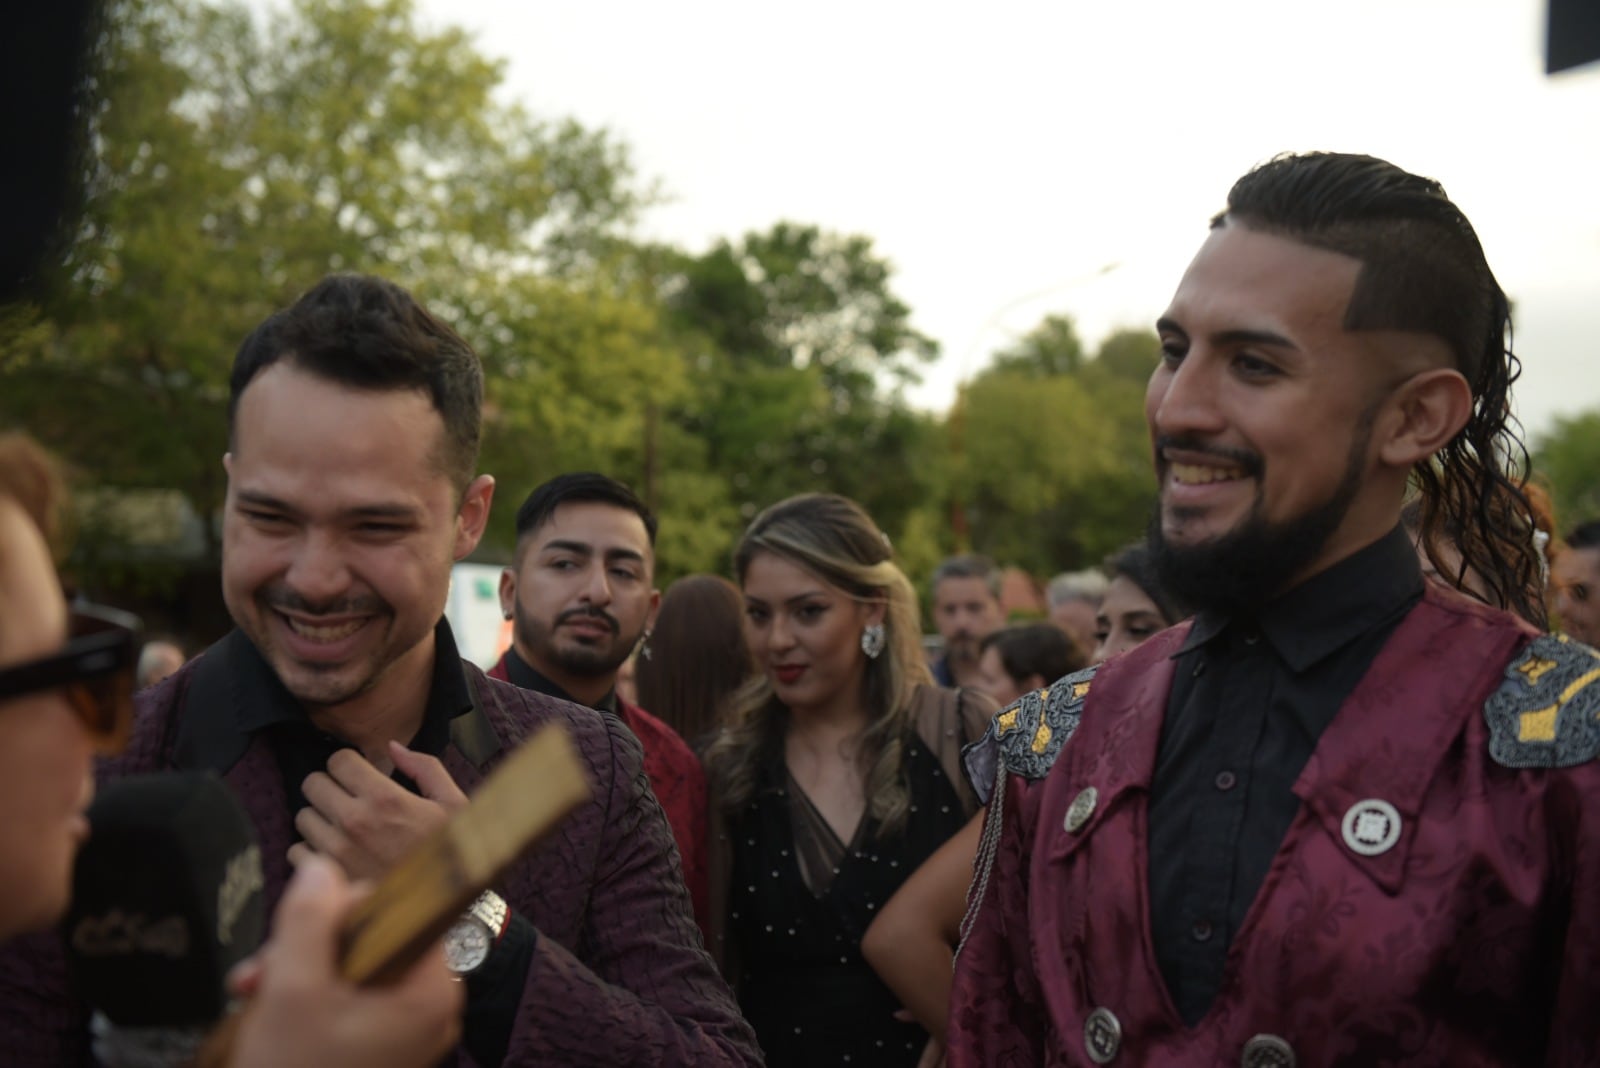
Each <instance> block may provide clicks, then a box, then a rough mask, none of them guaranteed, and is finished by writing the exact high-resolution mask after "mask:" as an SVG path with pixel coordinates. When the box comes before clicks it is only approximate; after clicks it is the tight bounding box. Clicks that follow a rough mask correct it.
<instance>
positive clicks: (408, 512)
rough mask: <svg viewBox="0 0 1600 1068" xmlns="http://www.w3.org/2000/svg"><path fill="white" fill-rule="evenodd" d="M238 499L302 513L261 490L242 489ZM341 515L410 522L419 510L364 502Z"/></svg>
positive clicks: (296, 513) (242, 501)
mask: <svg viewBox="0 0 1600 1068" xmlns="http://www.w3.org/2000/svg"><path fill="white" fill-rule="evenodd" d="M238 499H239V503H240V504H246V505H250V506H251V507H254V508H266V509H270V510H272V511H274V512H282V513H284V514H285V515H291V516H297V517H298V516H299V515H300V510H299V509H298V508H296V507H295V506H294V505H292V504H290V503H289V502H288V501H285V500H282V499H280V498H278V497H274V496H272V494H270V493H262V492H261V491H259V490H240V491H239V493H238ZM340 515H341V516H342V517H344V518H349V519H391V520H395V519H398V520H406V521H408V522H410V521H414V520H415V519H416V517H417V510H416V509H415V508H413V507H412V506H410V505H408V504H363V505H358V506H356V507H354V508H348V509H346V510H345V511H343V512H341V513H340Z"/></svg>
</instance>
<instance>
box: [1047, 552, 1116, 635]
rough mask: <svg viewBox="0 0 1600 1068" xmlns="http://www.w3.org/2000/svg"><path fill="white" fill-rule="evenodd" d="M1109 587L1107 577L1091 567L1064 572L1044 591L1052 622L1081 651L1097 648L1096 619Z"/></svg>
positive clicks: (1051, 581) (1052, 580)
mask: <svg viewBox="0 0 1600 1068" xmlns="http://www.w3.org/2000/svg"><path fill="white" fill-rule="evenodd" d="M1107 584H1108V583H1107V580H1106V577H1105V576H1104V575H1103V574H1101V573H1100V572H1099V571H1096V570H1095V569H1094V568H1092V567H1091V568H1086V569H1084V570H1083V571H1065V572H1062V573H1061V574H1059V575H1057V576H1056V577H1055V578H1053V579H1051V580H1050V584H1049V585H1048V586H1046V587H1045V592H1044V596H1045V600H1046V601H1047V602H1048V603H1049V605H1050V622H1052V623H1054V624H1055V625H1056V626H1058V627H1060V628H1061V629H1062V630H1064V631H1066V632H1067V634H1068V635H1069V636H1070V637H1071V638H1072V641H1073V643H1074V644H1076V645H1077V646H1078V648H1080V649H1093V648H1094V646H1095V629H1096V625H1095V619H1096V617H1097V616H1098V615H1099V613H1100V602H1101V600H1103V599H1104V598H1105V595H1106V586H1107Z"/></svg>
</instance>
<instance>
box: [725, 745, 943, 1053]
mask: <svg viewBox="0 0 1600 1068" xmlns="http://www.w3.org/2000/svg"><path fill="white" fill-rule="evenodd" d="M963 733H965V732H964V731H963ZM904 768H905V775H906V778H907V782H908V784H909V786H910V789H911V805H912V808H911V812H910V816H909V818H908V820H907V822H906V826H905V828H904V829H903V830H902V831H900V832H899V833H896V834H892V835H888V836H885V837H880V836H879V835H878V833H877V831H878V827H877V825H876V823H875V822H874V821H873V820H872V818H871V817H870V815H868V816H863V817H862V820H861V825H860V826H859V827H858V828H857V829H856V832H855V835H854V838H853V840H852V841H850V842H848V843H845V842H842V841H841V840H840V839H839V837H838V835H836V834H835V833H834V831H833V829H832V828H831V827H830V826H829V825H828V823H827V821H826V820H825V819H823V817H822V816H821V814H820V813H818V812H817V810H816V809H815V807H814V806H813V805H812V804H811V801H810V800H809V799H808V798H807V797H806V796H805V794H804V792H803V791H801V790H800V789H799V788H798V787H797V786H796V785H795V783H794V780H793V779H792V778H791V777H790V775H789V773H788V769H787V768H786V767H785V765H784V763H783V759H782V756H781V754H778V755H775V756H774V757H773V759H771V760H769V761H768V762H767V763H766V765H765V766H764V770H763V778H762V784H761V790H760V793H759V794H758V795H757V796H756V798H755V799H754V800H753V801H752V802H751V803H750V804H748V805H746V806H745V807H744V809H743V810H742V811H741V812H740V813H739V814H738V817H737V819H735V820H734V821H733V822H732V825H731V826H730V827H729V828H728V830H729V834H730V837H731V839H732V843H731V844H732V847H733V848H732V858H731V859H732V869H731V876H732V878H731V880H730V885H729V888H728V903H729V917H728V918H729V923H728V930H729V935H730V936H731V937H732V939H733V940H734V942H735V944H736V947H737V952H738V956H739V960H740V962H741V973H740V979H739V1002H740V1006H741V1007H742V1008H743V1010H744V1013H745V1017H746V1019H748V1020H749V1021H750V1023H751V1025H752V1026H753V1027H754V1028H755V1030H756V1036H757V1038H759V1039H760V1041H761V1047H762V1049H763V1050H764V1051H765V1053H766V1058H767V1064H768V1066H769V1068H790V1066H793V1068H801V1066H807V1068H813V1066H822V1065H830V1066H831V1065H872V1066H879V1065H881V1066H884V1068H898V1066H902V1065H903V1066H905V1068H913V1066H914V1065H915V1064H916V1062H917V1058H918V1057H919V1056H920V1055H921V1053H922V1049H923V1047H924V1045H926V1043H927V1041H928V1034H927V1032H926V1031H924V1030H923V1029H922V1027H921V1026H919V1025H918V1024H915V1023H902V1022H900V1021H898V1020H896V1019H895V1018H894V1013H895V1012H896V1010H898V1009H899V1008H900V1002H899V1000H898V999H897V998H896V997H895V996H894V994H893V993H891V992H890V990H889V988H888V987H886V986H885V985H884V984H883V982H882V980H880V979H879V978H878V976H877V974H876V973H875V972H873V970H872V968H871V966H870V965H868V964H867V962H866V961H865V960H864V959H863V958H862V956H861V937H862V935H863V934H864V933H865V932H866V929H867V927H868V925H870V924H871V923H872V920H873V917H874V916H875V915H876V914H877V910H878V909H879V908H881V907H882V906H883V904H884V903H885V902H886V901H888V900H889V898H890V897H891V896H893V894H894V892H895V891H896V890H897V889H899V887H900V884H901V883H902V882H904V881H905V879H906V877H907V876H908V875H910V874H911V873H912V872H913V871H915V870H916V868H917V866H918V865H919V864H921V863H922V862H923V861H924V860H926V859H927V858H928V856H929V855H930V854H931V853H933V851H934V850H936V849H938V848H939V846H941V845H943V844H944V842H945V840H946V839H947V838H949V837H950V836H951V835H953V834H955V833H956V832H957V831H958V830H960V829H961V827H962V826H963V825H964V824H965V823H966V821H967V819H968V817H969V815H970V814H971V811H972V808H971V804H970V802H968V801H967V800H966V799H967V797H968V796H969V795H968V792H967V790H966V789H965V784H964V783H963V784H960V787H959V788H958V787H957V786H955V785H952V782H951V779H950V772H949V771H947V770H946V767H945V766H943V764H942V762H941V761H940V760H939V759H938V758H936V757H935V756H934V755H933V754H932V753H931V752H930V751H929V750H928V748H927V746H926V745H925V744H923V741H922V740H921V739H920V738H919V737H917V736H916V735H915V733H913V734H912V735H911V736H910V737H909V739H908V741H907V743H906V750H905V763H904Z"/></svg>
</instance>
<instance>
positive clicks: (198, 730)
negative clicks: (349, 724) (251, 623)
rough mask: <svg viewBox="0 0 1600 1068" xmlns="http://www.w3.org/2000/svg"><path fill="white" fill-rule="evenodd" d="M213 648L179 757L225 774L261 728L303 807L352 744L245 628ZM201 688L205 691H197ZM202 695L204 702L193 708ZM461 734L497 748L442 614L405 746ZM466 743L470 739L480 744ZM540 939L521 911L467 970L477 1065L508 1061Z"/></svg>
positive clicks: (468, 1032) (187, 714) (469, 1036)
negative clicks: (321, 719) (314, 782)
mask: <svg viewBox="0 0 1600 1068" xmlns="http://www.w3.org/2000/svg"><path fill="white" fill-rule="evenodd" d="M206 655H207V656H208V657H210V656H213V655H215V656H217V657H219V661H218V662H217V663H216V668H215V669H214V670H208V671H207V672H206V673H205V676H204V678H205V680H206V681H205V683H204V684H202V683H201V681H200V680H201V676H198V675H197V677H196V682H195V684H193V685H191V688H190V693H189V695H188V697H187V698H186V699H185V709H184V715H183V719H182V725H181V726H180V728H179V740H178V744H177V751H178V753H179V761H178V762H179V765H180V766H184V767H196V768H210V769H211V770H213V771H216V772H217V773H219V774H221V773H223V772H225V771H227V770H228V768H230V767H232V766H233V764H234V763H235V762H236V761H237V760H238V759H239V757H241V756H243V755H244V752H245V750H246V749H247V748H249V745H250V741H251V739H252V738H254V737H255V736H257V735H261V736H263V737H265V738H266V739H267V742H268V744H269V745H270V746H271V747H272V754H273V757H274V759H275V760H276V761H277V764H278V771H279V773H280V774H281V775H282V776H283V790H284V796H285V799H286V800H287V802H288V805H289V811H290V813H291V814H292V813H296V812H299V811H300V809H302V808H304V807H305V805H306V799H305V793H304V791H303V790H302V789H301V786H302V784H303V783H304V782H305V780H306V776H308V775H310V774H311V773H312V772H315V771H323V770H325V769H326V768H327V765H328V758H329V757H331V756H332V755H333V754H334V753H336V752H337V751H339V750H340V749H350V748H354V747H353V746H351V745H350V743H349V742H346V741H344V740H343V739H341V738H337V737H335V736H334V735H331V734H329V733H327V732H326V731H323V730H321V729H320V728H318V727H317V726H316V725H314V724H313V723H312V722H311V720H310V718H309V717H308V716H307V715H306V712H305V707H304V706H303V705H301V703H300V701H299V700H298V699H297V698H296V697H295V696H294V695H293V694H291V693H290V692H289V691H288V689H287V688H286V687H285V686H284V685H283V683H282V681H280V680H279V678H278V675H277V672H275V671H273V670H272V665H271V664H269V663H268V662H267V660H266V658H265V657H263V656H262V655H261V652H260V650H258V649H257V648H256V647H255V645H254V644H253V643H252V642H250V641H249V639H247V638H245V636H244V634H243V633H242V632H240V631H234V632H233V633H231V634H230V635H228V637H226V638H224V639H223V640H222V641H221V642H219V643H218V644H217V645H216V646H214V647H213V648H212V649H211V650H209V651H208V652H207V654H206ZM224 679H225V680H226V682H225V684H224V689H223V690H222V691H221V693H225V694H226V699H222V700H219V699H218V698H219V697H220V696H221V693H219V692H218V690H217V689H216V688H215V686H214V684H213V680H224ZM200 689H203V690H204V691H205V692H204V693H203V694H197V693H196V690H200ZM197 697H198V698H199V701H198V703H199V704H203V705H204V706H205V707H200V708H197V707H195V706H196V704H197V701H196V698H197ZM213 706H221V707H213ZM230 712H231V715H230ZM479 721H481V722H479ZM453 734H455V735H464V736H466V737H470V738H472V739H474V740H475V741H476V742H478V743H479V744H483V742H484V740H485V739H487V744H488V745H489V746H491V747H494V748H497V747H498V740H497V739H496V738H495V736H494V733H493V728H491V727H489V726H488V723H487V721H486V720H484V719H483V713H482V712H481V711H479V710H478V709H477V707H476V705H475V704H474V702H473V696H472V688H471V686H470V685H469V684H468V682H467V676H466V673H465V672H464V671H462V669H461V654H460V652H459V651H458V650H457V648H456V642H455V636H454V635H453V634H452V633H451V631H450V625H449V624H448V623H446V622H445V621H444V620H442V619H441V620H440V621H439V624H438V626H436V627H435V628H434V657H433V677H432V679H431V680H430V682H429V686H428V701H427V705H426V706H425V707H424V709H423V714H422V725H421V726H420V727H419V728H418V729H417V733H416V734H415V735H413V736H412V738H411V740H410V742H409V743H408V745H407V748H410V749H414V750H416V751H418V752H422V753H427V754H429V755H430V756H435V757H438V756H441V755H442V754H443V753H444V750H445V747H446V746H447V745H449V744H450V742H451V739H452V736H453ZM467 744H468V745H469V747H470V746H471V744H472V743H467ZM392 777H393V778H394V780H395V781H396V782H398V783H399V784H400V785H402V786H404V787H405V788H406V789H408V790H410V791H411V792H413V793H418V792H420V791H419V790H418V788H417V784H416V783H415V782H413V781H412V780H411V779H410V778H409V777H408V776H406V775H405V774H404V773H402V772H400V771H398V770H396V771H395V772H394V773H393V776H392ZM536 940H537V932H536V930H535V929H534V927H533V924H532V923H530V922H529V921H528V920H527V919H525V918H523V917H521V916H518V915H515V914H513V915H512V916H511V918H510V921H509V923H508V925H507V928H506V930H505V933H504V935H503V936H502V937H501V939H500V941H499V943H498V944H497V945H496V946H495V950H494V952H493V953H492V954H491V955H490V956H489V959H488V960H486V961H485V962H484V964H483V966H482V967H481V968H479V969H478V970H477V971H475V972H473V973H472V974H471V975H470V976H468V977H467V995H468V996H467V1010H466V1013H465V1015H464V1017H463V1020H462V1036H463V1037H462V1041H463V1043H464V1044H465V1045H466V1047H467V1049H468V1050H470V1051H471V1052H472V1056H473V1059H474V1060H476V1061H477V1062H478V1063H479V1064H483V1065H496V1064H499V1063H500V1062H501V1061H503V1060H504V1059H505V1052H506V1048H507V1046H508V1044H509V1043H510V1040H511V1028H512V1025H513V1024H514V1022H515V1019H516V1011H517V1006H518V1005H519V1004H520V1003H521V1000H522V988H523V986H524V985H525V984H526V982H527V975H528V968H529V967H530V966H531V965H532V962H533V950H534V944H535V942H536Z"/></svg>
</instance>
